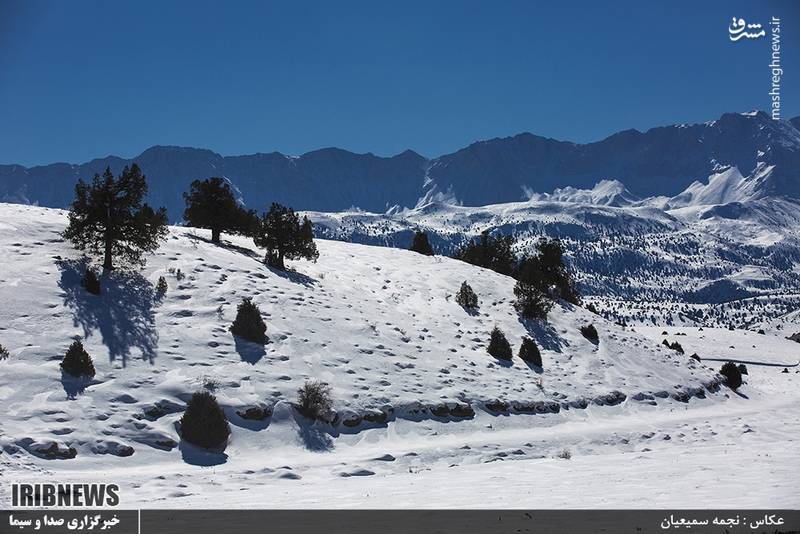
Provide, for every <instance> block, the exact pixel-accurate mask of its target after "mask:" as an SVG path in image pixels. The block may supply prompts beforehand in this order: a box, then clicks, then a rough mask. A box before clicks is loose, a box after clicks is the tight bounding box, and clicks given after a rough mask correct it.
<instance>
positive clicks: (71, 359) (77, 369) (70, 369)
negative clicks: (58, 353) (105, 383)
mask: <svg viewBox="0 0 800 534" xmlns="http://www.w3.org/2000/svg"><path fill="white" fill-rule="evenodd" d="M61 369H63V370H64V372H65V373H67V374H70V375H72V376H75V377H82V376H87V377H89V378H93V377H94V375H95V370H94V363H92V357H91V356H89V353H88V352H86V349H84V348H83V343H81V342H80V341H74V342H73V343H72V345H70V346H69V349H67V353H66V354H65V355H64V359H63V360H62V362H61Z"/></svg>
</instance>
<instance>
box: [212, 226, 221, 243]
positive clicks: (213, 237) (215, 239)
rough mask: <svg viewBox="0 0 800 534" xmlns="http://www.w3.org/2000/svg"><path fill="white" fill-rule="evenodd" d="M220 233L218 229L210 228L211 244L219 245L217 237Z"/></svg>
mask: <svg viewBox="0 0 800 534" xmlns="http://www.w3.org/2000/svg"><path fill="white" fill-rule="evenodd" d="M221 233H222V232H221V231H220V229H219V228H212V229H211V242H212V243H219V235H220V234H221Z"/></svg>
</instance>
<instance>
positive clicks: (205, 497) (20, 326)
mask: <svg viewBox="0 0 800 534" xmlns="http://www.w3.org/2000/svg"><path fill="white" fill-rule="evenodd" d="M65 224H66V213H65V212H62V211H59V210H51V209H45V208H37V207H29V206H21V205H10V204H0V258H2V259H0V302H2V306H0V344H2V345H4V346H5V347H6V348H7V349H9V352H10V356H9V358H8V359H6V360H2V361H0V411H2V413H3V414H4V415H3V417H2V418H0V451H2V454H0V466H2V468H1V469H0V478H4V477H8V478H14V479H15V480H19V479H28V480H35V479H37V477H46V476H52V475H54V474H57V475H58V477H59V480H64V479H70V478H73V479H81V480H86V479H87V477H89V478H92V479H93V480H94V479H96V478H97V477H102V478H104V479H108V480H110V481H117V482H118V483H122V493H123V501H124V502H123V503H124V504H135V503H142V502H147V503H148V504H149V505H156V506H187V505H188V504H190V503H196V504H200V505H204V506H207V507H209V506H213V503H214V502H219V501H215V499H218V498H220V497H221V496H222V497H223V498H224V499H225V501H224V502H225V504H226V506H229V505H230V506H235V505H237V504H241V505H247V506H292V507H296V506H316V507H326V506H356V507H360V506H365V507H373V506H378V507H386V506H387V503H389V502H391V501H387V500H377V499H376V500H371V499H370V497H369V493H370V491H375V492H376V493H375V494H376V495H380V494H383V493H386V492H387V491H389V488H392V491H395V490H396V491H397V492H398V496H399V497H398V502H399V503H400V504H401V505H408V506H411V505H419V506H433V507H436V506H456V507H457V506H493V505H494V506H497V505H499V504H501V503H498V502H494V501H493V500H492V499H485V497H482V498H481V499H482V500H481V501H480V502H477V501H475V499H474V498H473V499H470V498H469V495H473V497H474V496H475V495H474V493H473V492H470V491H469V488H470V487H474V484H476V483H481V482H480V481H484V480H487V481H488V480H490V479H492V477H501V478H504V479H507V478H511V479H513V480H512V481H511V482H510V483H509V484H508V485H507V487H506V489H505V490H502V491H499V492H497V493H495V494H494V497H493V498H499V497H500V496H502V495H508V493H503V492H508V491H510V489H511V488H517V490H520V488H524V487H526V485H527V487H529V488H530V489H531V490H532V489H533V488H537V489H536V492H537V499H536V500H535V501H532V502H526V501H519V500H518V501H516V502H504V503H502V504H504V505H505V506H509V505H510V506H520V507H530V506H548V505H550V506H552V505H567V506H607V507H608V506H610V507H614V506H617V507H619V506H621V505H625V506H631V505H634V506H636V505H641V506H647V505H652V504H654V503H662V504H663V503H665V502H666V501H665V500H664V498H663V494H664V493H663V492H661V493H659V494H658V495H662V497H658V495H651V496H650V497H649V498H648V497H645V498H642V496H641V495H640V493H641V490H642V486H641V483H635V484H634V482H632V480H633V479H632V478H631V479H630V481H628V482H627V483H622V482H621V487H620V488H619V490H618V492H617V493H616V494H615V493H614V491H608V488H606V491H604V492H595V493H592V492H589V493H586V499H587V500H585V501H580V502H577V501H571V502H567V500H566V495H567V493H565V492H564V491H562V489H564V486H561V485H560V484H562V482H563V481H568V480H570V477H573V478H574V476H575V473H576V472H582V473H584V474H585V473H594V474H596V475H598V476H602V475H603V473H605V474H606V475H610V472H609V471H608V469H609V466H617V467H619V468H620V469H621V471H619V472H617V474H616V475H615V476H617V477H625V476H630V477H634V475H636V476H639V477H641V474H642V473H643V472H645V471H646V472H648V473H659V472H661V473H662V474H663V475H664V477H666V479H669V480H670V482H668V483H669V484H670V489H669V492H670V494H673V495H675V500H674V501H669V503H670V505H673V506H681V504H679V503H689V505H691V502H689V501H682V500H681V499H682V498H684V497H685V496H686V495H688V494H687V493H685V492H683V490H690V489H691V488H689V487H687V484H688V485H691V484H692V483H693V480H694V479H692V478H691V477H687V478H679V477H677V476H676V474H675V473H674V468H672V467H670V466H671V465H674V462H675V461H676V458H677V457H680V456H681V455H683V454H687V451H688V450H689V449H688V448H687V447H691V449H692V450H696V449H697V448H701V449H702V448H703V447H704V446H705V447H706V448H705V449H703V450H704V451H705V452H702V451H701V452H700V453H698V454H699V455H700V456H697V457H694V458H693V459H692V460H691V461H694V462H698V461H702V462H705V465H707V466H710V467H709V469H710V470H711V471H710V472H709V473H706V474H704V479H705V480H706V481H708V480H709V479H711V480H713V479H714V478H715V477H716V479H717V480H718V481H719V483H720V484H721V485H722V486H723V491H722V494H723V495H733V493H734V492H733V490H732V484H733V483H734V482H736V480H738V478H737V479H736V480H733V479H728V478H724V477H726V476H727V475H728V473H729V466H728V464H727V463H725V464H724V465H722V464H721V465H719V466H717V465H716V464H715V463H714V460H713V459H714V458H715V457H716V456H717V455H719V454H723V453H725V452H727V451H728V450H730V447H733V450H737V451H739V452H740V453H741V454H742V455H743V456H744V457H745V458H746V459H747V460H748V462H749V463H750V467H748V469H750V471H743V472H742V476H744V475H745V474H746V473H750V474H752V473H753V469H755V468H756V467H758V468H759V469H763V470H766V471H768V472H770V473H771V476H772V478H771V479H770V480H769V484H768V485H766V486H765V487H764V490H763V491H762V492H761V493H759V495H757V496H752V498H751V499H749V500H748V499H742V500H741V501H740V502H741V503H743V505H754V506H755V505H763V506H765V505H767V504H768V505H769V506H773V507H774V506H780V505H796V504H797V501H796V500H793V498H792V497H787V496H786V494H785V493H783V492H784V491H785V490H786V488H787V485H790V484H792V482H791V481H790V480H789V477H788V473H787V471H791V469H792V468H793V469H794V470H796V468H797V458H796V455H795V456H794V457H793V458H791V457H787V455H786V454H785V453H784V452H781V451H783V450H784V449H780V450H779V448H778V445H780V446H781V447H792V446H794V447H796V441H794V440H795V439H796V437H792V436H796V435H797V433H796V432H797V426H798V423H797V420H798V419H797V417H796V409H797V408H796V406H797V402H796V401H797V398H796V395H797V393H796V391H797V390H798V388H797V383H796V381H797V377H796V375H795V374H792V373H788V374H778V373H779V371H780V370H779V369H774V368H765V369H766V370H765V371H764V373H763V374H761V373H759V372H754V371H751V377H752V380H753V385H752V386H751V385H747V386H745V387H744V388H743V396H738V395H735V394H732V393H731V392H730V391H729V390H728V389H727V388H725V387H722V388H720V387H719V385H718V381H719V376H718V375H717V374H716V372H715V369H717V368H718V367H719V366H718V365H717V362H714V363H713V364H712V365H710V366H708V367H707V366H706V365H704V364H703V363H698V362H696V361H695V360H693V359H691V358H688V356H687V355H683V354H679V353H677V352H675V351H673V350H670V349H667V348H665V347H663V346H662V345H661V344H660V342H659V340H657V339H651V337H648V335H643V334H642V333H639V332H636V331H633V330H631V329H630V328H627V329H626V328H623V327H620V326H618V325H615V324H613V323H611V322H608V321H606V320H604V319H602V318H601V317H599V316H597V315H594V314H591V313H589V312H588V311H586V310H584V309H582V308H577V307H573V306H569V305H557V306H556V307H555V308H554V309H553V311H552V312H551V314H550V322H548V323H527V322H523V321H520V319H519V317H518V315H517V314H516V312H515V311H514V309H513V307H512V300H513V292H512V289H513V280H511V279H510V278H507V277H504V276H502V275H499V274H496V273H494V272H491V271H487V270H483V269H480V268H476V267H474V266H471V265H468V264H465V263H462V262H458V261H456V260H452V259H449V258H444V257H438V256H437V257H426V256H422V255H418V254H415V253H412V252H408V251H404V250H398V249H391V248H379V247H372V246H365V245H359V244H350V243H343V242H337V241H326V240H318V242H317V245H318V248H319V251H320V258H319V261H318V262H316V263H310V262H306V261H299V262H292V263H291V265H290V268H291V269H292V270H290V271H289V272H280V271H276V270H273V269H269V268H267V267H266V266H265V265H264V264H263V263H262V262H261V260H262V256H261V251H258V250H256V249H255V248H254V247H253V246H252V242H250V241H248V240H246V239H244V238H227V236H226V238H227V239H226V242H225V244H224V246H214V245H212V244H211V243H210V241H209V239H208V238H209V236H208V234H207V232H205V231H202V230H196V229H191V228H178V227H173V228H171V229H170V234H169V237H168V239H167V241H166V242H165V243H164V244H163V246H162V247H161V248H160V249H159V250H158V252H157V253H156V254H154V255H152V256H150V257H148V258H147V259H148V262H147V265H146V267H144V268H143V269H141V270H135V271H133V272H127V273H125V272H115V273H113V274H110V275H104V276H103V279H102V283H103V287H104V291H103V293H102V295H100V296H93V295H90V294H88V293H87V292H86V291H85V290H84V289H83V287H82V286H81V284H80V279H81V276H82V273H83V269H84V266H83V263H82V261H83V260H82V259H81V258H80V256H79V255H78V254H77V253H76V252H75V251H74V250H73V249H72V248H71V247H70V246H69V244H68V243H66V242H64V241H63V240H62V238H61V236H60V232H61V231H62V230H63V229H64V227H65ZM665 224H666V223H665ZM159 276H164V277H165V278H166V279H167V281H168V285H169V290H168V291H167V293H166V295H165V296H164V297H163V298H158V297H157V295H156V294H155V292H154V285H155V283H156V281H157V279H158V277H159ZM464 280H467V281H468V282H469V283H470V284H471V285H472V287H473V288H474V289H475V291H476V293H477V294H478V297H479V299H480V310H479V312H477V313H473V314H470V313H467V312H466V311H465V310H464V309H462V308H461V307H460V306H459V305H458V304H456V303H455V302H454V300H453V295H454V293H455V292H456V291H457V290H458V287H459V286H460V284H461V282H462V281H464ZM243 297H252V298H253V300H254V302H255V303H257V304H258V305H259V306H260V308H261V311H262V313H263V315H264V318H265V321H266V323H267V325H268V331H267V335H268V336H269V338H270V342H269V343H268V344H267V345H266V346H265V347H263V348H261V347H259V346H256V345H252V344H249V343H246V342H242V341H240V340H236V339H234V338H233V336H232V335H231V334H230V333H229V331H228V328H229V326H230V324H231V322H232V320H233V318H234V315H235V308H236V304H237V303H238V302H239V301H240V300H241V298H243ZM589 323H593V324H594V325H595V326H596V327H597V329H598V331H599V333H600V341H599V344H597V345H595V344H593V343H591V342H589V341H588V340H586V339H585V338H584V337H583V336H582V335H581V334H580V332H579V328H580V327H581V326H584V325H587V324H589ZM494 326H498V327H499V328H501V329H502V330H503V331H504V332H505V333H506V335H507V337H508V339H509V340H510V341H511V343H512V345H513V346H514V349H515V352H516V349H517V348H518V346H519V342H520V338H521V337H522V336H523V335H528V336H531V337H533V338H534V339H535V340H536V342H537V343H538V344H539V346H540V348H541V349H542V357H543V363H544V366H543V368H542V369H539V368H536V367H531V366H528V365H526V364H525V363H524V362H522V361H521V360H519V359H518V358H516V357H515V358H514V360H513V363H511V364H501V363H499V362H498V361H497V360H495V359H493V358H492V357H491V356H489V355H488V354H487V352H486V346H487V343H488V338H489V332H490V331H491V329H492V328H493V327H494ZM76 337H80V338H82V339H83V340H84V345H85V346H86V348H87V350H88V352H89V353H90V354H91V355H92V356H93V358H94V363H95V367H96V368H97V375H96V377H95V379H94V380H93V381H92V382H91V383H90V384H84V385H81V384H79V383H76V382H74V381H72V380H69V379H62V375H61V373H60V370H59V362H60V359H61V358H62V357H63V354H64V352H65V350H66V348H67V347H68V346H69V344H70V343H71V341H72V340H73V339H74V338H76ZM762 338H763V339H761V341H760V342H761V343H764V344H767V345H770V346H772V345H771V344H774V343H777V342H782V343H784V342H785V343H789V342H787V341H785V340H782V339H780V338H776V337H773V336H762ZM681 341H682V342H683V339H681ZM781 346H783V345H781ZM798 346H799V347H800V345H798ZM699 350H701V351H702V347H701V348H700V349H699ZM776 350H782V349H780V348H779V349H776ZM767 373H768V374H767ZM308 378H315V379H320V380H323V381H325V382H327V383H329V384H330V385H331V386H332V388H333V396H334V409H335V411H336V414H335V417H334V414H331V417H330V418H329V421H328V422H320V421H318V422H316V423H313V424H312V423H311V422H310V421H308V420H306V419H304V418H303V417H302V416H300V415H299V414H298V413H297V412H296V411H295V410H294V409H293V408H292V405H291V403H292V402H294V401H295V399H296V391H297V388H298V387H299V386H300V385H302V383H303V382H304V381H305V380H306V379H308ZM203 388H206V389H210V390H213V391H214V392H215V394H216V396H217V398H218V400H219V401H220V403H221V405H222V406H223V408H224V410H225V413H226V415H227V416H228V418H229V420H230V422H231V428H232V435H231V438H230V442H229V444H228V446H227V449H226V450H225V452H224V453H210V452H203V451H200V450H198V449H196V448H194V447H193V446H191V445H188V444H185V443H181V442H180V437H179V435H178V432H177V431H176V428H175V423H176V422H177V420H178V419H179V418H180V416H181V413H182V411H183V409H184V407H185V402H186V401H187V399H188V398H189V397H190V396H191V394H192V393H193V392H194V391H197V390H199V389H203ZM747 397H749V398H747ZM252 408H259V409H260V410H262V412H261V413H262V415H265V416H266V417H263V418H259V419H253V418H252V417H251V416H249V415H247V414H246V413H245V412H246V411H247V410H248V409H252ZM767 408H768V409H769V410H771V412H770V413H771V415H770V416H769V417H771V418H772V419H773V422H774V424H773V425H772V426H771V429H770V430H767V428H764V431H765V433H764V437H763V438H762V435H761V429H762V425H766V420H765V419H762V418H761V417H760V416H759V417H756V414H759V413H760V412H761V411H763V410H764V409H767ZM787 410H788V411H789V412H790V413H789V414H787V413H786V412H787ZM787 418H788V419H787ZM745 428H750V429H751V430H750V431H748V432H752V430H753V429H757V432H756V434H755V437H753V436H745V437H743V436H742V432H743V431H744V430H743V429H745ZM767 437H768V438H769V440H770V441H769V444H765V443H764V441H763V439H764V438H767ZM740 446H741V449H740ZM762 447H768V449H762ZM763 450H768V451H770V453H771V454H774V456H770V457H764V456H762V455H761V453H762V451H763ZM565 451H568V452H565ZM323 453H324V454H323ZM692 454H695V453H692ZM571 455H572V456H575V459H574V460H573V461H572V462H568V461H567V460H566V459H564V458H566V457H567V456H571ZM558 456H562V457H564V458H557V457H558ZM554 458H555V459H554ZM512 459H518V460H524V461H522V462H514V463H515V464H518V465H520V466H521V467H520V468H519V469H518V470H516V469H513V468H512V470H511V471H509V470H508V469H506V468H505V467H504V466H500V465H499V461H504V460H506V461H510V460H512ZM649 459H652V460H654V461H653V462H649V461H648V460H649ZM494 462H498V463H494ZM484 464H488V465H484ZM623 466H627V467H623ZM670 469H673V473H672V474H671V475H670ZM426 472H430V473H429V475H428V474H426ZM515 472H516V474H515ZM533 473H537V475H536V476H542V477H544V478H541V479H540V480H534V479H535V478H536V477H535V476H534V475H533ZM542 473H544V474H542ZM637 473H638V475H637ZM360 475H364V476H366V478H364V476H360ZM369 475H375V476H369ZM442 477H448V478H451V477H452V478H451V480H453V482H452V483H451V485H450V488H451V490H450V491H451V493H450V494H449V495H446V494H442V493H441V491H442V489H443V488H440V489H439V490H437V491H439V493H437V497H436V498H429V496H428V495H427V494H424V493H418V492H415V491H413V490H412V488H413V487H416V485H417V484H422V487H430V488H431V490H432V492H433V487H434V486H437V485H438V484H439V482H438V481H441V480H442ZM670 477H671V478H670ZM590 478H591V477H590ZM362 480H366V481H364V482H361V481H362ZM459 480H460V481H461V482H458V481H459ZM626 484H627V485H626ZM631 484H634V485H631ZM636 484H638V485H636ZM3 486H4V485H0V487H3ZM545 488H550V489H552V488H557V489H558V488H561V489H558V491H555V492H553V493H550V494H549V495H548V494H545ZM662 489H663V488H662ZM540 490H541V491H542V494H539V493H538V492H539V491H540ZM0 491H2V490H0ZM483 493H484V492H482V494H483ZM489 493H491V492H489ZM582 494H583V493H582ZM703 494H704V495H705V494H706V492H705V490H704V491H703ZM572 495H574V493H572ZM591 495H593V496H591ZM634 495H638V499H639V500H635V501H634V500H625V499H626V498H633V496H634ZM590 496H591V497H590ZM0 498H3V496H2V495H0ZM387 498H388V496H387ZM762 498H763V499H768V500H763V501H762V500H760V499H762ZM548 499H549V500H548ZM723 502H724V503H727V504H728V505H732V504H734V503H733V502H732V501H719V503H720V504H722V503H723ZM702 505H703V506H707V505H709V502H708V501H705V502H703V503H702Z"/></svg>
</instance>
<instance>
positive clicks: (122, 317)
mask: <svg viewBox="0 0 800 534" xmlns="http://www.w3.org/2000/svg"><path fill="white" fill-rule="evenodd" d="M56 264H57V266H58V268H59V269H60V270H61V279H60V280H59V282H58V287H60V288H61V290H62V292H63V293H62V295H61V296H62V297H63V299H64V304H65V306H67V307H68V308H69V309H70V310H72V313H73V321H74V323H75V325H76V326H81V327H82V328H83V335H84V337H89V336H91V335H92V334H93V333H94V332H95V331H97V332H99V333H100V336H101V338H102V340H103V344H104V345H105V346H106V347H107V348H108V354H109V358H110V360H111V361H112V362H113V361H116V360H117V359H120V360H121V361H122V365H123V366H125V365H126V364H127V361H128V358H129V357H130V355H131V351H132V350H134V349H138V350H139V351H140V352H141V357H142V359H143V360H147V361H149V362H150V363H153V360H154V359H155V355H156V349H157V348H158V331H157V330H156V324H155V315H154V312H153V305H154V303H155V292H154V290H153V286H152V285H151V284H150V282H148V281H147V279H145V278H144V277H143V276H142V275H140V274H139V273H135V272H121V271H112V272H110V273H107V272H106V273H103V274H102V276H101V277H100V286H101V288H102V290H101V293H100V295H93V294H91V293H89V292H88V291H86V289H85V288H84V287H83V284H82V279H83V275H84V273H85V272H86V268H87V267H88V263H87V262H86V261H85V260H61V261H58V262H56Z"/></svg>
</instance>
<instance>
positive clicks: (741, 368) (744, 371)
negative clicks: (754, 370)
mask: <svg viewBox="0 0 800 534" xmlns="http://www.w3.org/2000/svg"><path fill="white" fill-rule="evenodd" d="M737 367H738V368H739V373H741V374H743V375H746V374H749V373H748V372H747V366H746V365H745V364H743V363H740V364H739V365H737Z"/></svg>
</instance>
